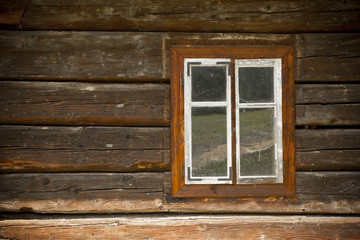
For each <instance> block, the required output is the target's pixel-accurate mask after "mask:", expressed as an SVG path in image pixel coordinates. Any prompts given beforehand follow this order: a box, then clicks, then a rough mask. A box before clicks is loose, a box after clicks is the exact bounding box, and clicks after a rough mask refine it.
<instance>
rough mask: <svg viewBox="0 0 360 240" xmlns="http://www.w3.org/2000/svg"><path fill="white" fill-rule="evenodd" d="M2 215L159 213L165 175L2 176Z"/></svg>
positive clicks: (0, 188) (0, 196) (0, 193)
mask: <svg viewBox="0 0 360 240" xmlns="http://www.w3.org/2000/svg"><path fill="white" fill-rule="evenodd" d="M0 179H1V184H0V209H1V210H2V211H25V212H26V211H35V212H37V211H39V212H54V213H55V212H61V213H76V212H109V213H110V212H148V211H158V210H159V209H160V207H161V203H162V196H163V174H162V173H136V174H135V173H88V174H85V173H76V174H61V173H52V174H21V175H19V174H3V175H1V176H0Z"/></svg>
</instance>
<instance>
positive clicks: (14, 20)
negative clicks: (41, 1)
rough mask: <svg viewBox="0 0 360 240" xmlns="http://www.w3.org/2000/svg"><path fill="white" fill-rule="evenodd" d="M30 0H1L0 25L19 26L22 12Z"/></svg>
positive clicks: (7, 26)
mask: <svg viewBox="0 0 360 240" xmlns="http://www.w3.org/2000/svg"><path fill="white" fill-rule="evenodd" d="M29 3H30V0H16V1H9V0H1V1H0V26H1V27H6V28H20V27H21V20H22V17H23V15H24V12H25V10H26V8H27V6H28V5H29Z"/></svg>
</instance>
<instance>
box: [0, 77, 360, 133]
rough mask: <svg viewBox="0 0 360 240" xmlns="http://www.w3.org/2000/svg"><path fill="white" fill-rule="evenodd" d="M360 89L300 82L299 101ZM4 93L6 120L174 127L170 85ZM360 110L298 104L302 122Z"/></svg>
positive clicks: (40, 86)
mask: <svg viewBox="0 0 360 240" xmlns="http://www.w3.org/2000/svg"><path fill="white" fill-rule="evenodd" d="M357 87H358V85H357V84H347V85H331V84H327V85H316V84H305V85H301V84H297V93H298V94H297V95H296V96H297V103H306V104H308V103H325V102H330V103H331V102H332V103H334V102H336V103H338V102H343V103H348V102H350V103H352V102H358V95H359V92H360V91H358V90H359V89H358V88H357ZM321 89H323V90H321ZM326 89H330V90H329V93H327V91H325V90H326ZM0 92H1V95H0V123H2V124H31V125H55V124H59V125H95V124H96V125H119V126H168V125H169V121H170V93H169V86H168V85H167V84H145V85H140V84H91V83H75V82H66V83H59V82H14V81H12V82H11V81H4V82H0ZM359 108H360V107H359V104H342V105H341V104H340V105H317V104H309V105H297V107H296V110H297V119H296V120H297V122H296V123H297V125H351V124H360V122H359V121H360V120H359V119H360V118H359V114H360V113H359V111H360V110H359Z"/></svg>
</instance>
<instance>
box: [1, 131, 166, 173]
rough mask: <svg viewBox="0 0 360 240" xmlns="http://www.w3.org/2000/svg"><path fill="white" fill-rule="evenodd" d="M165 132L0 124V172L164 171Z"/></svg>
mask: <svg viewBox="0 0 360 240" xmlns="http://www.w3.org/2000/svg"><path fill="white" fill-rule="evenodd" d="M169 148H170V143H169V129H168V128H124V127H32V126H28V127H26V126H0V156H1V157H0V159H1V160H0V172H24V171H25V172H62V171H71V172H73V171H77V172H78V171H102V172H104V171H112V172H114V171H120V172H129V171H163V170H169V163H170V150H169Z"/></svg>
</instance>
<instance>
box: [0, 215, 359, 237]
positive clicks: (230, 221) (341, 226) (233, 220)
mask: <svg viewBox="0 0 360 240" xmlns="http://www.w3.org/2000/svg"><path fill="white" fill-rule="evenodd" d="M4 217H6V216H4ZM359 225H360V220H359V218H358V217H338V216H247V215H242V216H239V215H215V216H208V215H186V216H183V215H176V216H174V215H165V214H163V215H151V216H147V215H135V216H123V215H120V216H107V217H102V216H91V217H88V216H76V217H68V218H64V217H57V218H45V217H42V218H37V219H26V218H25V219H24V218H20V219H6V220H3V221H1V222H0V236H2V237H3V238H8V239H39V240H41V239H99V238H101V239H143V238H144V237H145V238H148V239H164V240H166V239H169V238H180V236H181V238H183V239H262V238H263V239H292V238H298V239H357V238H359V237H360V233H359ZM330 229H331V231H330Z"/></svg>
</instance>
